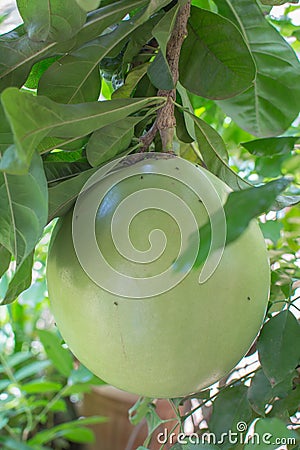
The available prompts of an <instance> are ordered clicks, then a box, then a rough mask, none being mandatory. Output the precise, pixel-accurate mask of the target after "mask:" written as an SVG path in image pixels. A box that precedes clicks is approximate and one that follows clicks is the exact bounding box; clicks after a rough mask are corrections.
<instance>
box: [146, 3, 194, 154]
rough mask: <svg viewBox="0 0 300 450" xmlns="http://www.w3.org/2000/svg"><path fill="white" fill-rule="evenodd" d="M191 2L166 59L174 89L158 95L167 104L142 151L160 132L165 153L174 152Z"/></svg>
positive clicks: (178, 22)
mask: <svg viewBox="0 0 300 450" xmlns="http://www.w3.org/2000/svg"><path fill="white" fill-rule="evenodd" d="M190 9H191V0H188V1H187V3H186V4H185V5H184V6H182V7H181V8H180V10H179V12H178V15H177V17H176V21H175V25H174V28H173V31H172V33H171V36H170V39H169V42H168V45H167V52H166V58H167V61H168V64H169V67H170V71H171V74H172V78H173V84H174V88H173V89H171V90H162V89H160V90H159V91H158V93H157V95H158V96H159V97H166V98H167V102H166V104H165V105H164V106H163V107H162V108H161V109H159V110H158V113H157V118H156V120H155V122H154V124H153V126H152V127H151V128H150V130H149V131H148V132H147V133H146V134H145V135H144V136H142V137H141V142H142V144H143V146H142V151H145V150H146V149H147V148H148V147H149V145H150V144H151V143H152V142H153V140H154V138H155V136H156V133H157V131H159V133H160V136H161V140H162V147H163V151H166V152H173V137H174V129H175V126H176V119H175V115H174V101H175V100H176V84H177V81H178V78H179V68H178V64H179V57H180V51H181V47H182V44H183V41H184V39H185V37H186V35H187V22H188V19H189V16H190Z"/></svg>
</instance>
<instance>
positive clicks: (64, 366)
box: [0, 229, 106, 450]
mask: <svg viewBox="0 0 300 450" xmlns="http://www.w3.org/2000/svg"><path fill="white" fill-rule="evenodd" d="M46 231H47V233H46V234H45V235H44V237H43V239H42V241H41V243H40V245H39V246H38V247H37V250H36V253H35V269H34V274H33V276H34V282H33V283H32V285H31V287H30V289H28V290H27V291H26V292H24V293H23V294H22V295H21V296H20V297H19V300H18V302H16V303H14V304H12V305H10V306H9V307H8V308H7V309H6V310H4V309H2V310H1V311H0V323H1V333H0V398H1V407H0V428H1V433H0V443H1V445H2V446H3V448H7V449H20V450H22V449H46V448H50V447H49V446H51V447H52V446H54V448H56V449H64V448H69V445H70V444H69V443H70V442H73V443H80V442H84V443H85V442H92V441H93V439H94V436H93V433H92V432H91V430H90V429H89V428H87V427H86V425H89V424H93V423H100V422H103V421H104V420H106V419H105V418H103V417H88V418H82V419H80V420H78V411H77V410H76V402H78V399H79V398H80V395H81V394H83V393H84V392H89V391H90V388H91V384H102V383H103V382H102V381H101V380H99V379H97V378H96V377H95V376H93V375H92V374H91V373H90V372H89V371H88V370H87V369H86V368H85V367H84V366H83V365H82V364H79V363H78V362H76V361H74V358H73V357H72V355H71V353H70V352H69V350H68V349H67V348H65V347H64V346H62V343H63V342H62V339H61V337H60V336H59V335H58V334H57V332H55V331H54V330H53V324H52V316H51V314H50V313H49V308H48V299H47V298H45V294H46V285H45V273H44V271H45V257H46V249H47V245H48V244H47V242H48V240H49V230H48V229H47V230H46ZM5 283H7V280H6V276H4V277H3V278H2V279H1V284H0V290H1V291H3V289H5ZM25 442H26V445H25ZM22 443H23V444H22Z"/></svg>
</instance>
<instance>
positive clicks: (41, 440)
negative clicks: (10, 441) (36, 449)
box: [28, 416, 106, 445]
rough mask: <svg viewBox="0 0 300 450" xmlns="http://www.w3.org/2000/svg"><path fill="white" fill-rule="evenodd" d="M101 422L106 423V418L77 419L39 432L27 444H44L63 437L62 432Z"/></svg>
mask: <svg viewBox="0 0 300 450" xmlns="http://www.w3.org/2000/svg"><path fill="white" fill-rule="evenodd" d="M103 422H106V418H105V417H100V416H92V417H87V418H86V419H77V420H74V421H72V422H66V423H63V424H60V425H57V426H55V427H52V428H51V429H49V430H44V431H40V432H39V433H37V434H35V436H33V437H32V438H31V439H29V440H28V444H30V445H41V444H45V443H47V442H50V441H51V440H53V439H54V438H55V437H58V436H64V435H65V434H64V431H66V432H67V433H68V432H70V431H71V430H75V429H76V428H78V429H80V428H81V427H83V426H84V425H94V424H97V423H103Z"/></svg>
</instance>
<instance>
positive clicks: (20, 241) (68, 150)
mask: <svg viewBox="0 0 300 450" xmlns="http://www.w3.org/2000/svg"><path fill="white" fill-rule="evenodd" d="M17 3H18V8H19V11H20V14H21V16H22V18H23V21H24V23H23V24H22V25H20V26H18V27H17V28H16V29H15V30H13V31H11V32H9V33H7V34H4V35H2V36H1V37H0V90H1V92H2V94H1V105H0V276H2V278H1V284H0V289H1V297H2V304H3V305H9V304H10V303H11V302H12V301H14V300H15V299H16V298H18V300H17V302H16V303H14V304H11V305H10V306H8V307H7V306H5V307H4V308H3V311H4V312H1V314H2V316H1V320H2V324H3V331H2V333H3V334H2V336H4V338H3V342H4V344H3V348H2V351H1V355H2V356H1V371H2V372H1V373H2V375H1V376H2V379H1V383H2V384H1V388H2V389H3V394H1V395H4V397H3V399H4V403H3V405H4V407H3V414H2V412H1V414H2V415H1V422H0V424H1V426H2V430H4V431H3V434H2V436H1V439H2V441H3V442H5V445H6V446H7V447H8V446H9V445H10V446H11V447H10V448H21V447H16V446H17V445H21V444H20V442H21V441H23V443H24V445H25V443H26V445H27V447H28V445H29V447H30V446H31V447H30V448H39V447H38V446H41V445H44V444H45V445H48V444H49V442H51V441H53V439H57V438H61V437H65V438H68V439H72V437H73V440H76V439H77V440H78V439H80V438H78V436H79V435H80V433H81V436H85V438H86V439H87V440H88V439H90V437H89V436H88V431H87V430H86V428H85V427H84V425H85V423H82V422H81V425H82V427H81V430H80V431H78V429H77V427H76V429H75V428H74V426H73V425H70V426H71V428H68V427H67V428H59V429H57V428H55V427H52V428H49V429H48V433H49V434H48V435H47V436H46V437H45V438H44V441H43V442H41V440H40V441H38V439H42V438H39V437H38V436H45V434H44V435H43V434H42V433H44V431H42V430H40V429H39V427H40V426H43V422H44V421H45V417H46V416H47V421H48V420H50V421H51V420H52V419H51V414H52V413H53V414H54V415H55V414H56V413H58V412H59V411H58V410H57V408H58V409H59V408H65V405H66V403H67V401H66V400H64V399H65V398H69V394H70V391H68V389H70V385H72V386H73V384H72V383H73V381H72V376H73V375H74V373H76V374H77V375H76V376H79V374H80V373H83V374H86V371H85V369H84V368H80V367H79V369H77V370H76V371H75V369H74V366H73V362H72V364H71V359H70V357H67V356H65V359H66V361H69V363H68V364H69V365H68V371H67V368H65V369H63V370H64V373H62V369H61V367H60V368H59V364H58V362H57V358H60V357H61V356H60V355H61V352H65V353H64V355H66V354H67V350H65V349H63V348H62V347H61V343H60V341H59V338H58V337H56V338H55V337H53V338H52V340H51V342H53V343H56V346H55V347H54V348H52V347H51V350H49V349H48V351H47V336H49V335H48V334H47V331H45V330H43V331H39V332H37V331H36V329H37V328H39V325H38V324H37V321H38V320H40V318H41V317H43V314H44V308H45V307H44V301H43V300H42V299H43V298H44V293H45V285H44V278H43V269H44V264H45V260H44V258H45V256H44V255H45V251H46V245H47V244H46V242H44V241H43V239H44V238H43V239H42V241H41V244H40V247H38V248H37V249H36V250H35V248H36V245H37V243H38V242H39V241H40V239H41V236H42V235H43V232H44V229H45V227H46V226H47V224H48V223H51V222H52V220H53V219H54V218H56V217H59V216H62V215H63V214H65V212H66V211H67V210H68V209H69V208H71V207H72V205H73V204H74V201H75V199H76V196H77V195H78V193H79V191H80V190H81V188H82V186H83V185H84V183H85V181H86V180H87V179H88V178H89V177H90V175H91V174H92V173H93V172H94V171H95V170H97V168H98V167H99V166H100V165H101V164H104V163H105V162H107V161H109V160H111V159H113V158H115V157H116V156H117V155H123V154H127V153H130V152H135V151H140V150H141V149H142V150H152V151H162V150H165V149H166V144H168V145H169V144H170V143H171V144H172V146H173V149H174V150H175V151H176V153H177V154H179V155H181V156H182V157H184V158H186V159H188V160H190V161H193V162H197V163H198V164H200V165H202V166H203V167H206V168H207V169H208V170H210V171H211V172H212V173H214V174H215V175H217V176H218V177H219V178H221V179H222V180H223V181H225V182H226V183H227V184H228V185H229V186H231V188H232V189H233V190H234V191H235V192H234V194H235V195H234V194H232V195H231V196H230V197H229V200H228V203H227V212H231V215H230V219H231V221H230V230H229V231H230V233H229V238H230V239H234V238H236V237H237V236H238V235H239V234H240V233H241V232H242V231H243V229H244V228H245V226H247V223H248V222H249V220H250V219H251V218H252V217H255V216H257V215H261V227H262V231H263V233H264V235H265V237H266V239H267V242H268V246H269V250H270V257H271V263H272V286H271V297H270V303H269V310H268V314H267V318H266V323H265V325H264V327H263V329H262V331H261V334H260V337H259V339H258V342H257V344H255V346H254V347H253V349H252V351H253V352H255V351H256V348H257V349H258V357H259V361H260V365H258V364H257V363H256V357H257V353H253V354H252V356H251V359H246V361H245V363H243V365H244V366H246V367H244V368H242V369H241V368H239V369H238V370H235V371H234V372H233V373H232V374H230V375H229V376H228V377H227V378H226V379H224V380H222V381H221V382H220V383H219V385H218V386H213V387H212V388H211V389H207V390H205V391H204V392H201V393H199V394H196V395H195V396H194V397H195V398H193V406H192V408H191V412H190V413H188V414H187V416H188V417H193V419H194V421H195V429H197V430H198V422H199V421H200V426H201V430H203V429H205V428H208V429H209V430H210V431H212V432H214V433H215V434H216V436H219V435H220V434H221V433H222V432H225V431H227V430H229V429H234V427H235V426H236V424H237V422H238V421H240V420H243V421H245V423H246V424H247V426H248V427H250V425H251V424H255V430H256V431H257V432H259V433H263V432H264V431H266V430H267V432H270V433H273V434H274V435H276V433H277V434H280V436H283V437H284V436H290V437H291V436H293V437H294V436H296V435H295V433H296V428H297V423H298V422H297V421H298V420H299V415H298V416H297V410H298V405H299V372H297V367H298V365H299V356H300V355H299V347H300V345H299V344H300V342H299V340H300V337H299V324H298V322H297V319H296V317H299V302H298V297H299V290H298V291H297V289H298V288H299V281H298V279H299V228H300V227H299V221H300V213H299V207H298V206H293V205H297V204H298V202H299V177H300V174H299V160H300V155H299V121H298V120H297V115H298V112H299V103H300V83H299V79H300V77H299V73H300V71H299V62H298V59H297V56H296V54H295V52H294V50H295V51H298V50H299V39H300V35H299V30H298V28H297V27H296V26H295V25H294V24H293V22H292V20H291V16H290V14H291V13H293V12H295V11H296V10H297V8H298V6H297V5H296V4H295V5H289V6H287V7H286V9H285V12H284V15H283V16H282V17H280V18H274V17H272V14H271V15H270V11H271V7H272V5H274V4H279V3H283V2H276V1H275V0H274V1H272V0H264V2H261V3H260V2H256V1H255V0H250V1H249V0H247V1H245V0H226V1H219V0H215V1H214V2H213V1H210V0H193V1H192V9H191V15H190V19H189V23H188V36H187V38H186V39H185V41H184V43H183V46H182V49H181V53H180V59H179V82H178V83H177V85H176V92H175V91H174V71H173V70H172V67H170V66H169V63H170V57H169V56H170V55H169V54H168V42H169V39H170V38H171V37H172V30H173V28H174V24H175V19H176V16H177V15H178V12H179V11H180V8H181V7H183V6H184V5H185V4H186V3H187V2H186V1H178V2H177V1H168V0H165V1H160V2H157V1H154V0H151V1H149V0H147V1H146V0H121V1H117V2H115V1H110V0H102V1H101V2H100V1H96V2H91V3H89V7H88V9H90V11H88V12H86V10H83V9H82V5H83V4H84V5H85V6H86V5H87V3H84V2H82V1H78V2H76V1H75V0H68V1H65V2H63V4H62V3H61V2H59V1H56V0H51V1H50V2H44V1H43V2H41V1H39V2H38V1H35V0H34V1H33V0H31V1H27V0H18V2H17ZM49 5H51V8H50V7H49ZM96 8H97V9H96ZM211 74H214V76H211ZM175 81H176V80H175ZM170 92H173V94H174V92H175V96H174V95H173V94H172V95H173V97H174V100H175V117H176V130H175V135H174V136H173V135H171V137H170V135H169V136H167V141H165V137H166V136H165V134H164V132H162V128H161V127H159V126H157V121H156V116H157V110H158V109H159V108H160V107H161V106H162V105H165V102H167V103H168V102H169V100H167V98H168V97H170V95H169V94H170ZM157 94H159V96H160V98H158V97H157ZM175 97H176V98H175ZM98 99H100V101H98ZM103 100H107V101H103ZM169 103H170V102H169ZM158 131H160V132H158ZM283 176H284V177H285V179H284V180H283V179H282V177H283ZM291 178H292V180H291ZM287 179H288V181H287ZM261 185H264V186H263V189H264V190H263V192H264V193H266V192H268V195H261V194H260V192H261V191H259V190H258V186H260V188H259V189H262V187H261ZM252 186H254V187H252ZM249 188H251V189H249ZM236 193H238V197H237V196H236ZM276 197H277V199H276ZM236 198H239V205H240V207H239V209H237V208H232V204H233V205H234V201H235V200H234V199H236ZM258 198H259V199H260V201H259V202H258ZM275 199H276V200H275ZM230 202H231V203H230ZM225 209H226V206H225ZM269 209H272V212H269V213H267V211H268V210H269ZM266 213H267V214H266ZM245 217H246V219H245ZM41 248H42V253H43V256H41ZM34 251H35V252H36V253H35V257H34ZM34 261H35V262H34ZM37 263H39V265H37ZM33 264H35V265H33ZM40 265H41V266H40ZM32 268H33V272H32ZM32 273H33V284H32V286H31V288H30V290H29V291H25V293H23V294H22V292H23V291H24V290H26V289H27V288H28V287H29V286H30V285H31V283H32ZM33 299H34V305H32V304H31V302H32V301H33ZM32 314H33V316H34V318H32V317H29V316H30V315H32ZM48 325H49V324H48ZM187 326H188V325H187ZM42 328H43V327H42ZM44 328H47V326H46V327H44ZM54 336H55V335H54ZM40 342H41V343H42V344H45V351H46V354H45V353H44V351H43V349H42V345H41V344H40ZM34 343H38V344H34ZM53 345H54V344H53ZM34 346H37V347H36V349H35V350H34ZM33 350H34V351H33ZM28 352H29V353H28ZM32 353H33V354H32ZM248 358H250V356H249V357H248ZM50 361H51V363H50ZM249 361H250V362H249ZM32 364H36V365H35V366H33V367H36V372H37V373H36V372H34V373H33V369H32ZM249 364H251V365H249ZM30 367H31V369H30ZM22 370H23V373H24V371H25V374H26V370H27V371H28V372H27V373H29V375H28V377H27V376H26V377H24V378H22V377H21V378H20V379H17V378H16V376H17V374H18V373H19V371H21V374H22ZM30 371H31V372H30ZM74 371H75V372H74ZM298 371H299V369H298ZM72 374H73V375H72ZM19 376H20V375H18V377H19ZM40 376H41V377H42V381H39V377H40ZM87 377H92V375H91V374H89V375H88V376H87ZM15 378H16V379H15ZM83 380H86V378H85V375H83V378H82V379H81V378H80V376H79V379H78V378H77V381H78V383H79V384H77V381H76V383H74V386H75V387H74V389H75V391H76V389H78V390H80V389H86V388H88V387H87V384H86V382H87V383H91V382H95V381H96V380H95V379H94V378H90V379H88V380H86V382H83ZM39 383H40V386H41V387H40V388H38V387H36V388H34V387H33V388H32V387H31V389H36V390H37V389H43V386H45V384H46V385H47V383H50V384H51V383H56V388H57V389H56V390H55V389H54V384H53V385H52V388H53V389H54V390H52V393H53V396H51V397H48V396H49V395H50V394H49V393H48V392H47V393H45V392H43V391H42V392H37V391H36V392H32V391H31V392H30V386H29V387H28V384H29V385H30V384H33V386H34V385H37V386H38V385H39ZM44 383H45V384H44ZM23 385H25V388H24V386H23ZM58 386H59V387H58ZM48 388H49V385H48ZM26 389H27V390H26ZM28 389H29V391H28ZM72 392H73V391H72ZM66 393H67V394H66ZM51 395H52V394H51ZM56 396H57V399H56ZM51 399H52V400H53V399H54V400H55V401H54V400H53V402H54V403H53V402H52V403H53V404H52V405H51V408H52V410H51V408H50V409H49V410H46V411H44V408H45V407H46V404H45V402H47V404H51ZM49 400H50V402H49ZM56 400H57V401H56ZM170 401H171V402H172V405H173V407H174V409H175V410H176V411H177V415H178V422H179V424H180V426H181V427H182V428H184V426H185V419H187V418H188V417H187V416H185V415H184V416H182V411H181V412H180V403H184V402H185V401H191V399H190V398H189V399H181V400H179V399H172V400H170ZM10 402H12V403H10ZM39 402H40V403H39ZM43 402H44V403H43ZM36 404H38V406H36ZM63 404H64V406H62V405H63ZM5 405H6V406H5ZM235 405H239V407H238V410H237V409H236V407H235ZM24 408H25V409H24ZM43 411H44V412H43ZM141 411H142V412H141ZM196 411H197V415H196V416H195V414H193V415H192V412H195V413H196ZM30 414H31V415H32V417H33V424H32V423H31V418H30V417H31V416H30ZM144 416H146V417H147V420H148V423H149V439H148V440H147V441H146V443H145V446H146V447H147V446H148V443H149V441H150V437H151V432H152V431H153V430H154V429H155V428H156V426H157V425H158V424H159V423H160V419H159V417H158V416H157V415H156V412H155V408H154V407H153V403H152V401H151V399H146V400H145V401H143V402H141V404H139V405H138V406H137V407H136V408H135V409H134V410H133V411H132V420H133V421H134V422H135V423H136V422H138V420H139V419H140V418H141V417H144ZM34 417H37V418H38V423H36V419H34ZM71 418H72V417H70V416H69V417H68V419H71ZM257 419H258V420H257ZM95 420H98V419H95ZM33 425H34V426H33ZM286 425H289V428H286ZM49 430H50V431H49ZM199 432H200V433H201V432H203V431H199ZM51 433H52V434H51ZM53 433H54V434H53ZM74 436H75V438H74ZM76 436H77V437H76ZM82 440H83V438H82ZM60 442H61V441H60ZM16 443H17V444H16ZM14 445H15V447H14ZM55 445H60V444H58V443H57V441H56V443H55ZM62 445H64V444H62ZM224 446H225V447H228V443H227V444H226V443H225V444H224ZM246 446H247V445H246ZM8 448H9V447H8ZM56 448H57V447H56ZM58 448H59V447H58ZM176 448H177V449H178V448H180V447H179V446H178V445H177V446H176ZM185 448H187V447H186V446H185Z"/></svg>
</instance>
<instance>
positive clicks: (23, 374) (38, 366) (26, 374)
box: [14, 360, 51, 381]
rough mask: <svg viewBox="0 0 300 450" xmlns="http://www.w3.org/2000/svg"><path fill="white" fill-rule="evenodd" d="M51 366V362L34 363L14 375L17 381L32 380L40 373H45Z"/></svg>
mask: <svg viewBox="0 0 300 450" xmlns="http://www.w3.org/2000/svg"><path fill="white" fill-rule="evenodd" d="M50 365H51V362H50V361H47V360H45V361H34V362H33V363H30V364H27V365H26V366H24V367H22V368H21V369H19V370H17V371H16V372H15V374H14V376H15V379H16V380H17V381H22V380H24V379H26V378H30V377H32V376H33V375H36V374H38V373H39V372H42V371H44V370H45V369H46V368H47V367H49V366H50Z"/></svg>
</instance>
